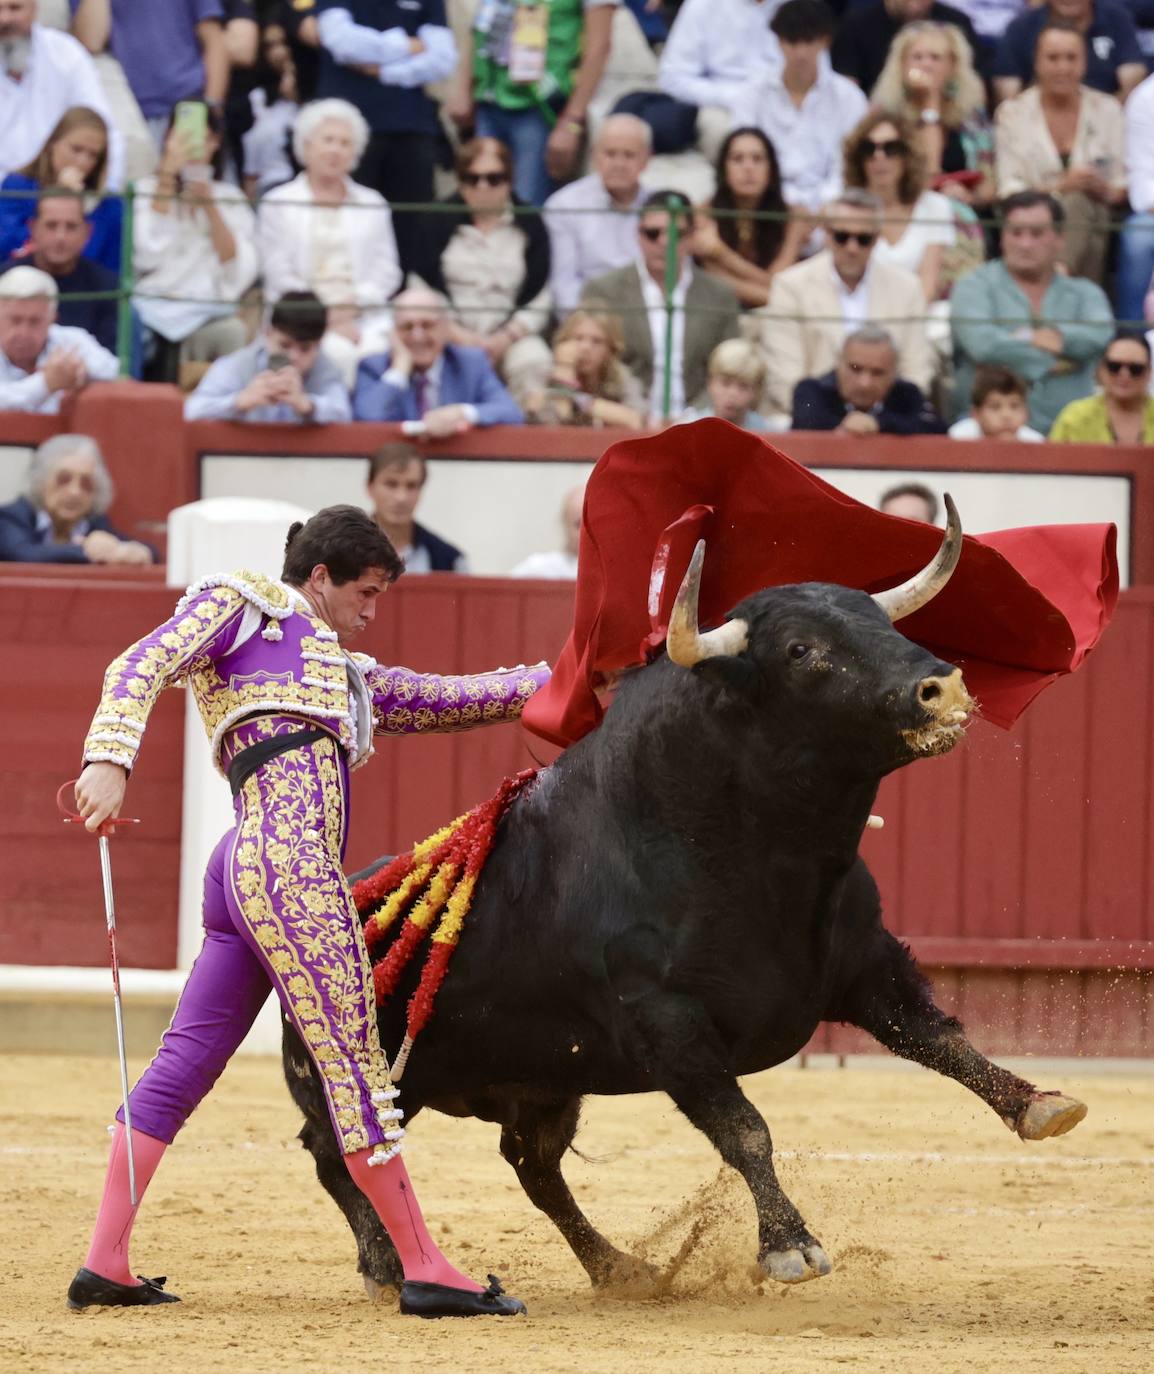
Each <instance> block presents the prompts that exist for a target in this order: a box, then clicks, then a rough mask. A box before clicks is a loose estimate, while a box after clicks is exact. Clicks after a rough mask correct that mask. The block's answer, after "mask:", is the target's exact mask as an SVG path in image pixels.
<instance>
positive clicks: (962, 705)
mask: <svg viewBox="0 0 1154 1374" xmlns="http://www.w3.org/2000/svg"><path fill="white" fill-rule="evenodd" d="M914 695H915V697H916V699H917V703H918V705H919V706H920V707H921V708H922V710H923V711H925V712H926V714H927V715H928V717H929V719H928V720H927V721H926V722H925V724H923V725H919V726H916V727H914V728H913V729H911V730H903V731H902V735H903V737H904V738H905V741H906V743H907V744H908V745H909V747H910V748H911V749H912V750H913V752H914V753H915V754H944V753H946V752H947V751H948V750H950V749H952V748H953V747H954V745H955V744H957V742H958V741H959V740H960V739H961V737H962V735H963V734H964V733H965V727H966V725H967V723H968V722H969V719H970V714H971V712H972V711H973V710H974V705H975V703H974V699H973V697H971V696H970V694H969V692H967V691H966V684H965V682H964V681H963V680H962V670H961V669H960V668H955V669H953V671H952V672H949V673H945V674H941V675H936V674H935V675H934V676H933V677H924V678H922V680H921V681H920V682H919V683H918V685H917V687H916V688H915V689H914Z"/></svg>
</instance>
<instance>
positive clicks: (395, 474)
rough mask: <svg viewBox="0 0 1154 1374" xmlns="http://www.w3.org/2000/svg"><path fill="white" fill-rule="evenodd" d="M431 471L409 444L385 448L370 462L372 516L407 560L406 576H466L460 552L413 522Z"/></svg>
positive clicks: (465, 568)
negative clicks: (425, 574)
mask: <svg viewBox="0 0 1154 1374" xmlns="http://www.w3.org/2000/svg"><path fill="white" fill-rule="evenodd" d="M428 475H429V470H428V467H427V465H426V463H425V460H424V457H423V456H422V455H421V454H420V453H418V452H417V450H416V449H415V448H413V447H411V446H410V445H409V444H385V445H384V447H383V448H380V449H378V450H377V452H376V453H374V454H373V456H372V458H371V460H370V461H369V483H368V492H369V499H370V500H371V501H372V504H373V509H372V512H371V513H372V516H373V519H374V520H375V521H376V522H377V524H378V525H379V526H380V527H381V529H383V530H384V532H385V533H386V534H387V535H388V536H389V541H390V543H391V544H392V546H393V548H394V549H396V551H397V552H398V553H399V554H400V556H401V558H402V559H404V563H405V571H406V572H407V573H431V572H450V573H467V572H468V571H469V563H468V559H467V558H466V557H465V555H464V554H463V553H462V552H461V550H460V549H458V548H456V547H455V546H454V545H452V544H450V543H449V542H448V540H446V539H442V538H441V537H440V536H439V535H436V534H434V533H433V532H432V530H427V529H425V527H424V525H418V524H417V522H416V520H414V518H413V517H414V515H415V514H416V510H417V503H418V502H419V501H420V499H421V494H422V492H423V491H424V490H425V482H426V481H427V480H428Z"/></svg>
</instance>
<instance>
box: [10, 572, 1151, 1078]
mask: <svg viewBox="0 0 1154 1374" xmlns="http://www.w3.org/2000/svg"><path fill="white" fill-rule="evenodd" d="M30 571H32V570H28V569H17V568H8V569H0V642H2V643H3V644H4V645H5V646H6V652H5V653H4V655H3V657H2V658H0V711H2V718H3V719H4V721H5V723H6V727H7V737H8V743H7V747H6V749H5V751H4V755H3V759H2V762H0V789H2V795H3V797H4V809H5V824H4V826H3V834H2V837H0V962H15V963H47V964H52V963H60V964H81V965H84V964H91V965H99V964H102V963H103V962H104V959H105V943H104V930H103V921H102V918H101V912H100V890H99V877H98V867H97V858H96V853H95V848H94V846H93V845H92V843H91V841H90V840H89V839H88V838H87V837H86V836H84V835H82V834H80V833H78V832H73V831H71V830H67V829H65V827H63V826H62V825H61V824H60V822H59V821H58V820H57V818H56V814H55V810H54V805H53V794H54V792H55V789H56V787H57V785H58V784H59V783H60V782H61V781H63V780H64V779H65V778H68V777H72V776H74V775H75V772H76V768H77V754H78V750H79V746H80V742H81V740H82V738H83V735H84V731H85V729H86V727H87V723H88V720H89V717H90V715H91V713H92V711H93V709H94V705H95V702H96V699H97V695H98V692H99V685H100V677H101V673H102V671H103V668H104V666H105V664H106V663H107V662H108V661H109V659H111V658H112V657H113V656H114V655H115V653H116V652H118V651H119V650H120V649H121V648H123V647H124V646H125V645H126V644H127V643H129V642H130V641H131V640H132V639H133V638H135V637H136V636H138V635H139V634H140V633H142V632H144V631H145V630H147V629H149V628H151V627H152V626H153V625H154V624H155V623H157V622H158V621H159V620H161V619H163V618H164V617H165V616H166V615H167V614H168V613H169V611H170V610H171V606H172V603H173V599H174V596H173V592H172V591H171V589H166V588H164V587H163V586H162V585H160V580H159V576H156V577H154V578H153V579H152V580H150V581H140V580H125V578H124V577H123V576H122V577H119V578H117V577H115V576H109V575H105V576H104V577H103V578H100V575H99V574H97V575H96V576H97V578H98V579H99V580H100V583H101V585H99V586H96V585H94V583H93V574H92V573H91V572H89V573H87V574H86V575H85V577H84V578H83V580H81V579H80V578H78V577H77V575H76V574H75V573H74V572H70V571H69V570H67V569H54V570H49V571H48V572H43V571H41V572H38V573H34V575H29V572H30ZM571 597H572V591H571V588H570V587H569V586H567V585H563V584H560V585H559V584H545V583H531V582H508V581H503V580H499V579H460V578H452V577H428V578H422V579H417V578H414V579H412V580H411V581H409V582H402V583H400V584H399V585H398V586H397V587H396V588H395V589H394V590H393V591H391V592H390V593H389V596H388V598H387V599H386V601H385V602H384V603H383V605H382V608H381V613H380V615H379V616H378V619H377V622H376V623H375V625H374V626H373V627H372V630H371V632H370V635H371V638H369V637H367V638H366V644H365V647H366V649H367V650H368V651H369V652H371V653H373V654H375V655H377V656H379V657H380V658H381V660H382V661H386V662H387V661H393V662H404V663H408V664H411V665H412V666H414V667H416V668H425V669H431V668H434V667H436V668H440V669H449V670H452V671H464V670H470V669H480V668H484V667H487V666H492V665H494V664H496V663H511V662H522V661H524V662H531V661H534V660H536V659H539V658H542V657H546V658H549V657H552V656H553V655H554V654H555V653H556V650H557V647H558V645H559V644H560V643H561V641H562V639H563V638H564V635H565V633H566V631H567V628H568V624H569V618H570V614H571ZM1152 669H1154V590H1151V589H1139V590H1135V591H1130V592H1128V593H1125V594H1124V595H1123V598H1122V603H1121V605H1120V607H1119V611H1118V615H1117V618H1116V620H1115V623H1114V625H1113V626H1112V627H1111V629H1110V631H1109V633H1108V634H1107V636H1106V638H1105V640H1104V641H1103V643H1102V645H1101V646H1100V648H1099V649H1098V650H1097V651H1096V652H1095V653H1094V655H1092V656H1091V659H1090V661H1089V662H1088V664H1087V666H1086V667H1085V668H1084V669H1083V670H1082V671H1081V672H1079V673H1078V674H1076V675H1075V676H1074V677H1071V678H1067V679H1064V680H1063V681H1061V682H1059V683H1057V684H1056V685H1055V686H1054V687H1052V688H1051V689H1050V690H1049V691H1048V692H1046V693H1045V694H1044V695H1043V697H1042V698H1041V699H1040V700H1039V701H1038V702H1037V703H1036V704H1035V705H1034V706H1033V707H1031V709H1030V711H1029V712H1028V713H1027V714H1026V716H1025V717H1024V718H1023V719H1022V720H1021V721H1020V722H1019V723H1018V725H1017V726H1016V727H1015V729H1014V730H1013V731H1010V732H1008V733H1007V732H1004V731H1001V730H997V729H995V728H994V727H992V726H987V725H984V724H982V723H980V722H979V723H978V724H977V725H976V726H975V727H974V728H973V729H972V730H971V732H970V737H969V741H968V743H967V745H966V746H965V747H964V748H962V749H960V750H957V751H955V753H954V754H952V755H950V756H948V757H947V758H944V759H938V760H934V761H932V762H929V763H923V764H918V765H917V766H915V767H913V768H909V769H906V770H904V771H903V772H902V773H900V774H898V775H896V776H895V777H894V778H892V779H889V780H888V781H887V782H886V783H885V785H884V786H883V789H882V792H881V795H880V797H879V801H878V806H877V809H878V811H879V812H880V813H881V814H882V815H883V816H884V817H885V819H886V828H885V829H884V830H883V831H881V832H873V831H870V832H867V834H866V836H865V838H864V840H863V846H862V847H863V853H864V854H865V856H866V858H867V860H868V861H869V863H870V864H871V867H872V868H873V871H874V873H875V874H876V876H877V878H878V881H879V885H880V887H881V889H882V893H883V898H884V900H885V903H886V907H887V911H888V920H889V924H890V925H891V926H892V927H893V928H894V929H896V930H900V931H901V932H903V934H904V936H905V937H906V938H908V939H909V940H910V942H911V944H912V945H913V947H914V949H915V951H916V952H917V953H918V954H919V956H920V957H921V958H922V959H923V961H924V962H925V963H926V964H927V966H929V967H931V968H933V969H935V970H936V971H937V973H936V976H937V978H938V981H939V985H940V987H941V989H942V992H943V996H944V997H945V998H946V1000H947V1002H948V1003H949V1004H950V1005H951V1006H952V1007H953V1008H954V1009H956V1010H959V1011H960V1012H961V1013H962V1014H964V1015H965V1017H966V1019H967V1021H968V1023H969V1024H970V1025H971V1027H972V1028H973V1027H977V1028H978V1030H979V1032H980V1034H979V1039H984V1041H985V1043H986V1044H987V1045H988V1046H989V1047H990V1048H1001V1049H1006V1048H1015V1049H1018V1050H1029V1049H1033V1050H1035V1051H1038V1052H1040V1051H1043V1050H1044V1051H1045V1052H1047V1053H1056V1052H1060V1051H1062V1052H1064V1051H1067V1050H1068V1051H1069V1052H1074V1051H1075V1050H1081V1051H1083V1052H1098V1053H1107V1052H1109V1053H1116V1054H1139V1053H1145V1054H1152V1053H1154V1018H1152V1017H1151V1016H1150V1013H1149V1000H1150V999H1149V987H1150V978H1151V972H1150V971H1151V969H1154V813H1152V802H1151V796H1150V788H1149V778H1150V776H1151V775H1152V771H1154V707H1152V705H1151V700H1150V692H1149V683H1150V680H1151V671H1152ZM182 726H183V709H182V699H181V697H180V694H179V693H177V692H167V693H165V694H164V696H163V697H162V699H161V702H160V705H159V708H158V710H157V713H156V715H155V717H154V719H153V722H152V724H151V725H150V728H149V735H148V741H147V745H146V747H145V749H144V751H143V754H142V756H141V760H140V763H139V764H138V767H137V769H136V771H135V774H134V776H133V781H132V786H131V789H130V793H129V795H130V800H131V806H130V810H131V811H132V812H133V813H134V814H138V815H140V816H142V817H143V818H144V822H145V823H144V824H143V825H142V826H141V828H140V830H139V831H134V832H132V833H130V834H129V835H127V836H125V837H124V838H122V839H118V840H117V842H116V850H115V861H116V870H117V872H116V878H117V892H118V908H119V911H120V913H121V917H122V927H123V934H122V937H121V948H122V959H123V961H124V962H125V963H126V964H131V965H139V966H144V967H158V968H168V967H171V966H172V964H173V963H174V960H175V944H176V902H177V876H178V850H179V839H180V783H181V766H180V758H181V743H182ZM534 756H536V757H537V758H538V759H547V758H548V757H549V756H550V755H549V751H548V750H547V748H546V747H545V746H543V745H541V743H540V742H539V741H536V740H535V739H534V738H533V737H532V736H529V735H527V734H526V733H525V732H523V731H522V730H521V729H520V727H500V728H493V729H488V730H482V731H478V732H476V733H474V734H471V735H462V736H445V737H441V738H425V739H420V740H416V739H400V740H383V741H381V742H380V745H379V756H378V757H377V758H375V759H374V760H373V761H372V763H371V764H370V765H369V766H368V767H367V768H365V769H363V770H361V771H359V772H358V773H357V775H356V776H355V779H354V817H355V819H354V827H353V831H352V835H351V840H350V849H349V856H348V858H349V864H350V866H351V867H357V866H360V865H363V864H364V863H366V862H367V861H368V860H370V859H371V858H373V857H375V856H377V855H379V854H382V853H391V852H395V851H396V850H398V849H400V848H403V847H406V846H407V845H409V844H410V843H412V842H413V841H414V840H416V839H418V838H420V837H423V836H424V835H426V834H428V833H430V832H431V831H432V830H433V829H435V828H436V827H437V826H439V825H441V824H443V823H444V822H445V821H446V820H447V819H448V818H449V817H451V816H453V815H456V814H458V813H459V812H460V811H462V810H464V809H465V808H466V807H468V806H469V805H472V804H473V803H475V802H476V801H478V800H480V799H482V798H483V797H485V796H487V795H489V794H490V793H491V792H492V790H493V788H494V787H495V786H496V783H497V781H498V780H499V779H500V778H501V777H502V776H504V775H506V774H508V773H510V772H513V771H515V770H517V769H519V768H523V767H526V766H529V765H531V764H532V763H533V761H534ZM1023 966H1028V968H1025V969H1024V967H1023ZM858 1043H859V1042H858V1038H857V1037H855V1036H853V1035H851V1034H849V1033H847V1032H845V1031H842V1030H838V1029H836V1028H828V1029H823V1032H822V1034H821V1036H819V1038H818V1040H817V1042H816V1045H815V1047H816V1048H834V1049H838V1048H840V1049H845V1048H850V1047H857V1046H858Z"/></svg>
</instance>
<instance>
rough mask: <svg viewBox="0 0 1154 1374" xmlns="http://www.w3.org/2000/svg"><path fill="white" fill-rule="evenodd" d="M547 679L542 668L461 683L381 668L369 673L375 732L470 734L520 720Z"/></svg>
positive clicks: (460, 680) (434, 675) (463, 678)
mask: <svg viewBox="0 0 1154 1374" xmlns="http://www.w3.org/2000/svg"><path fill="white" fill-rule="evenodd" d="M549 677H550V670H549V668H548V667H547V666H546V665H545V664H544V663H538V664H535V665H534V666H533V667H531V668H526V667H525V666H524V665H523V664H522V665H519V666H518V667H516V668H498V669H496V670H495V671H494V672H491V673H478V674H476V675H475V676H474V675H465V676H460V677H458V676H452V675H448V674H444V675H442V674H439V673H415V672H413V670H412V669H411V668H385V667H382V666H380V665H379V664H374V665H373V666H372V667H371V668H368V669H366V670H365V682H366V684H367V685H368V689H369V693H370V695H371V697H372V702H373V731H374V733H376V734H386V735H409V734H425V733H428V734H433V733H439V732H448V731H454V730H472V729H473V728H474V727H475V726H477V725H490V724H495V723H496V722H497V721H502V720H516V719H517V717H518V716H520V714H521V712H522V711H523V710H524V708H525V703H526V702H527V701H528V700H529V698H530V697H531V696H532V695H533V693H534V692H536V691H538V690H539V689H540V688H542V687H543V686H544V685H545V684H546V683H547V682H548V681H549Z"/></svg>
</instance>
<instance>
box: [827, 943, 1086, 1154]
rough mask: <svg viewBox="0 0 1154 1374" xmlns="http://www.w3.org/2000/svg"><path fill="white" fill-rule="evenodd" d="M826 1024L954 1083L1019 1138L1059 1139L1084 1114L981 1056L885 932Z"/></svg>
mask: <svg viewBox="0 0 1154 1374" xmlns="http://www.w3.org/2000/svg"><path fill="white" fill-rule="evenodd" d="M827 1019H829V1020H831V1021H848V1022H849V1023H850V1024H851V1025H854V1026H860V1027H861V1028H862V1029H863V1030H867V1031H869V1033H870V1034H871V1035H873V1036H874V1037H875V1038H876V1039H878V1040H880V1041H881V1043H882V1044H883V1045H885V1047H886V1048H887V1049H889V1050H892V1051H893V1053H894V1054H898V1055H901V1056H902V1058H904V1059H912V1060H913V1061H914V1062H915V1063H916V1064H924V1065H925V1066H926V1068H928V1069H936V1070H937V1072H938V1073H941V1074H945V1076H946V1077H947V1078H953V1079H956V1080H957V1081H958V1082H959V1083H961V1084H962V1085H963V1086H964V1087H967V1088H969V1089H970V1091H971V1092H973V1093H976V1094H977V1096H978V1097H980V1098H981V1099H982V1101H983V1102H985V1103H987V1104H988V1105H989V1106H990V1107H992V1108H993V1109H994V1111H995V1112H997V1114H998V1115H999V1116H1000V1117H1001V1118H1002V1120H1003V1121H1004V1122H1005V1123H1006V1125H1007V1126H1008V1127H1009V1128H1010V1130H1012V1131H1016V1132H1017V1133H1018V1135H1019V1136H1021V1138H1022V1139H1023V1140H1044V1139H1045V1138H1046V1137H1047V1136H1052V1135H1063V1134H1064V1133H1065V1132H1066V1131H1069V1130H1072V1129H1073V1127H1075V1126H1076V1125H1077V1124H1078V1122H1079V1121H1081V1120H1082V1118H1083V1117H1084V1116H1085V1115H1086V1107H1085V1105H1084V1104H1083V1103H1081V1102H1079V1101H1077V1100H1076V1099H1075V1098H1072V1097H1066V1096H1064V1095H1063V1094H1062V1093H1057V1092H1041V1091H1039V1089H1038V1088H1036V1087H1035V1086H1034V1085H1033V1083H1029V1082H1027V1080H1026V1079H1024V1078H1019V1077H1018V1076H1017V1074H1013V1073H1010V1072H1009V1070H1007V1069H1003V1068H999V1066H998V1065H997V1064H991V1063H990V1061H989V1060H988V1059H987V1058H986V1057H985V1056H984V1055H982V1054H979V1053H978V1051H977V1050H976V1049H975V1048H974V1047H973V1045H971V1044H970V1042H969V1040H967V1039H966V1033H965V1031H964V1030H963V1029H962V1026H961V1023H960V1022H959V1021H958V1020H957V1019H956V1018H955V1017H952V1016H947V1015H946V1014H945V1012H943V1011H942V1010H941V1008H940V1007H938V1006H937V1005H936V1004H935V1002H934V998H933V992H932V990H931V988H930V984H929V981H928V979H927V978H926V977H925V975H924V974H923V973H922V971H921V970H920V969H919V968H918V966H917V964H916V963H915V961H914V958H913V955H911V954H910V952H909V950H908V949H907V948H906V947H905V945H903V944H901V942H900V941H898V940H896V939H895V938H894V937H893V936H892V935H891V934H890V933H889V932H888V931H882V932H881V935H880V936H879V937H878V939H877V943H876V944H875V946H874V949H873V950H872V952H871V953H870V954H869V955H868V956H867V957H866V959H865V960H863V961H862V963H861V965H860V967H859V970H858V972H857V975H856V977H855V979H854V982H853V983H852V985H851V986H850V987H849V988H848V989H847V990H846V992H845V993H844V994H843V995H842V996H841V998H840V999H838V1000H836V1001H835V1002H834V1004H833V1005H832V1006H831V1008H830V1009H829V1011H828V1012H827Z"/></svg>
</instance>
